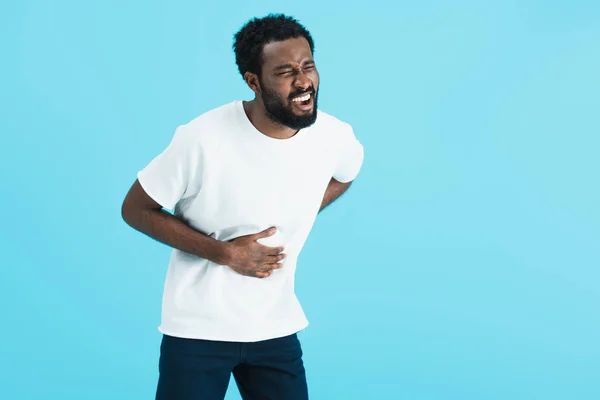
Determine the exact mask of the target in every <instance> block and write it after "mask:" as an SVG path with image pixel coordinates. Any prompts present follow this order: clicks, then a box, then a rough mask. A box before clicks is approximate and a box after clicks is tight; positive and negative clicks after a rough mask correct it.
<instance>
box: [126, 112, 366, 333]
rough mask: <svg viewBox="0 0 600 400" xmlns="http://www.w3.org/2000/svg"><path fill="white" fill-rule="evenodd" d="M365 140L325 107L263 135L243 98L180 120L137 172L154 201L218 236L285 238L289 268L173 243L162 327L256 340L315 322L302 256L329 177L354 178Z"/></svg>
mask: <svg viewBox="0 0 600 400" xmlns="http://www.w3.org/2000/svg"><path fill="white" fill-rule="evenodd" d="M362 162H363V147H362V145H361V144H360V143H359V141H358V140H357V139H356V137H355V136H354V133H353V130H352V128H351V126H350V125H348V124H347V123H344V122H341V121H339V120H337V119H336V118H334V117H332V116H330V115H328V114H326V113H324V112H321V111H318V114H317V121H316V122H315V123H314V124H313V125H312V126H310V127H308V128H306V129H302V130H300V131H299V132H298V133H296V134H295V135H294V136H293V137H291V138H289V139H274V138H271V137H269V136H266V135H264V134H262V133H261V132H260V131H258V130H257V129H256V128H255V127H254V125H252V123H251V122H250V120H249V119H248V117H247V115H246V113H245V111H244V108H243V104H242V102H241V101H235V102H232V103H230V104H227V105H224V106H221V107H218V108H216V109H213V110H211V111H209V112H207V113H205V114H203V115H201V116H199V117H197V118H195V119H193V120H192V121H191V122H189V123H188V124H186V125H182V126H179V127H178V128H177V129H176V131H175V134H174V137H173V139H172V141H171V143H170V144H169V146H168V147H167V148H166V149H165V150H164V151H163V152H162V153H161V154H159V155H158V156H157V157H156V158H154V159H153V160H152V161H151V162H150V163H149V164H148V165H147V166H146V167H145V168H144V169H142V170H141V171H140V172H139V173H138V180H139V182H140V184H141V185H142V187H143V188H144V190H145V191H146V192H147V193H148V195H149V196H150V197H152V199H154V200H155V201H156V202H157V203H159V204H160V205H162V206H163V207H164V208H166V209H174V214H175V215H176V216H177V217H179V218H181V219H182V220H183V221H185V222H186V223H187V224H189V225H190V226H191V227H192V228H194V229H195V230H198V231H200V232H202V233H204V234H206V235H209V236H211V237H213V238H215V239H217V240H221V241H227V240H231V239H233V238H236V237H239V236H243V235H249V234H254V233H258V232H260V231H262V230H264V229H267V228H268V227H270V226H276V227H277V234H275V235H274V236H272V237H269V238H265V239H261V240H260V241H259V242H260V243H262V244H264V245H267V246H279V245H282V246H284V248H285V250H284V253H285V254H286V255H287V257H286V258H285V259H284V261H283V267H282V268H280V269H279V270H275V271H274V272H273V274H272V275H271V276H270V277H268V278H263V279H260V278H254V277H247V276H243V275H240V274H238V273H237V272H235V271H233V270H232V269H231V268H229V267H227V266H222V265H218V264H215V263H213V262H210V261H208V260H206V259H203V258H200V257H198V256H195V255H191V254H189V253H185V252H182V251H180V250H177V249H173V252H172V255H171V259H170V262H169V268H168V272H167V276H166V281H165V286H164V293H163V306H162V322H161V325H160V327H159V328H158V329H159V331H160V332H162V333H164V334H167V335H170V336H176V337H183V338H197V339H208V340H221V341H234V342H254V341H260V340H266V339H272V338H276V337H282V336H286V335H290V334H292V333H295V332H298V331H300V330H302V329H304V328H305V327H306V326H307V325H308V321H307V319H306V317H305V315H304V312H303V311H302V308H301V307H300V304H299V302H298V300H297V298H296V295H295V293H294V274H295V270H296V260H297V258H298V255H299V253H300V250H301V249H302V247H303V245H304V243H305V241H306V238H307V237H308V234H309V232H310V230H311V228H312V226H313V223H314V220H315V217H316V216H317V213H318V211H319V208H320V205H321V201H322V200H323V195H324V193H325V189H326V188H327V185H328V183H329V181H330V180H331V178H332V177H333V178H335V179H336V180H338V181H340V182H348V181H351V180H353V179H354V178H355V177H356V175H357V174H358V171H359V169H360V168H361V165H362Z"/></svg>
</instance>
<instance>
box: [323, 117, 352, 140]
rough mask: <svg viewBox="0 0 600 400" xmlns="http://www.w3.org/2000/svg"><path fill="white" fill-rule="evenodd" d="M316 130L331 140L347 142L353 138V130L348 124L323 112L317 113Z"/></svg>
mask: <svg viewBox="0 0 600 400" xmlns="http://www.w3.org/2000/svg"><path fill="white" fill-rule="evenodd" d="M315 125H316V128H317V129H319V130H322V131H323V133H324V134H325V135H327V137H330V138H331V139H333V140H347V139H348V138H353V137H354V130H353V129H352V125H350V123H348V122H346V121H343V120H341V119H339V118H337V117H335V116H333V115H331V114H328V113H326V112H325V111H321V110H319V111H318V114H317V122H316V123H315Z"/></svg>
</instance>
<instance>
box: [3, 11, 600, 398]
mask: <svg viewBox="0 0 600 400" xmlns="http://www.w3.org/2000/svg"><path fill="white" fill-rule="evenodd" d="M270 12H285V13H287V14H289V15H292V16H295V17H297V18H298V19H299V20H300V21H301V22H302V23H304V24H305V25H306V26H307V28H308V29H309V30H310V31H311V32H312V34H313V36H314V38H315V42H316V53H315V58H316V61H317V65H318V68H319V69H320V73H321V93H320V108H321V109H322V110H324V111H326V112H328V113H331V114H333V115H335V116H337V117H338V118H340V119H342V120H344V121H347V122H349V123H351V124H352V125H353V127H354V129H355V132H356V135H357V137H358V138H359V139H360V141H361V142H362V143H363V145H364V147H365V163H364V166H363V169H362V172H361V174H360V176H359V178H358V179H357V180H356V182H355V183H354V185H353V186H352V188H351V189H350V191H349V192H348V193H347V194H346V195H344V196H343V197H342V198H341V199H339V200H338V201H337V202H336V203H334V204H333V205H332V206H330V208H328V209H326V210H325V211H324V212H323V213H322V214H321V215H319V217H318V220H317V222H316V224H315V227H314V230H313V232H312V233H311V236H310V237H309V240H308V242H307V244H306V246H305V248H304V250H303V253H302V254H301V256H300V260H299V266H298V271H297V294H298V297H299V299H300V301H301V303H302V305H303V307H304V309H305V312H306V314H307V316H308V318H309V320H310V323H311V324H310V326H309V327H308V328H307V329H306V330H305V331H303V332H301V333H300V339H301V341H302V344H303V346H304V351H305V364H306V367H307V373H308V378H309V388H310V389H309V390H310V394H311V399H316V400H320V399H325V400H337V399H344V400H354V399H361V400H364V399H368V400H370V399H411V400H413V399H414V400H430V399H431V400H445V399H460V400H483V399H494V400H496V399H498V400H506V399H511V400H513V399H519V400H520V399H544V400H551V399H561V400H562V399H568V400H593V399H598V398H600V313H599V305H600V272H599V267H600V255H599V251H600V212H599V205H600V189H599V179H598V175H599V172H600V161H599V158H600V157H599V152H600V139H599V134H600V102H599V100H598V96H599V93H600V3H598V2H597V1H566V0H563V1H558V0H548V1H514V0H508V1H499V0H498V1H441V0H426V1H411V2H409V1H389V2H381V1H376V0H373V1H345V2H341V1H314V0H306V1H303V2H283V1H272V0H256V1H241V0H238V1H232V2H227V1H223V2H217V1H210V2H208V1H203V0H195V1H140V0H131V1H127V0H123V1H106V0H105V1H99V0H95V1H41V0H39V1H19V2H16V1H13V2H3V3H2V6H0V15H1V17H0V19H1V22H2V23H1V24H0V44H1V46H0V49H1V50H0V57H1V58H2V62H1V63H0V79H1V80H2V83H1V87H0V115H1V126H0V148H1V157H0V167H1V169H0V182H1V186H0V188H1V189H0V190H1V194H2V195H1V196H0V199H1V200H0V202H1V203H0V206H1V207H0V210H1V211H0V213H1V215H0V217H1V218H0V221H1V223H2V228H1V230H0V232H1V235H2V237H1V241H0V246H1V254H0V398H2V399H7V400H20V399H27V400H29V399H61V400H67V399H90V400H92V399H114V400H120V399H127V400H136V399H140V400H142V399H151V398H154V397H153V396H154V391H155V387H156V380H157V377H158V367H157V362H158V354H159V353H158V351H159V343H160V333H159V332H158V330H157V326H158V324H159V322H160V304H161V295H162V288H163V281H164V277H165V273H166V268H167V262H168V258H169V255H170V249H169V248H168V247H167V246H164V245H162V244H160V243H158V242H156V241H154V240H152V239H150V238H148V237H146V236H144V235H142V234H140V233H138V232H136V231H134V230H133V229H131V228H129V227H128V226H127V225H126V224H125V223H124V222H123V221H122V220H121V216H120V206H121V202H122V200H123V198H124V196H125V194H126V192H127V190H128V189H129V187H130V185H131V184H132V183H133V181H134V180H135V177H136V173H137V171H138V170H139V169H141V168H143V167H144V166H145V165H146V164H147V163H148V162H149V161H150V160H151V159H152V158H153V157H154V156H156V155H157V154H158V153H159V152H161V151H162V150H163V149H164V148H165V146H166V145H167V144H168V143H169V141H170V140H171V137H172V135H173V132H174V130H175V128H176V127H177V126H178V125H180V124H183V123H186V122H188V121H190V120H191V119H193V118H194V117H196V116H197V115H199V114H201V113H203V112H205V111H208V110H210V109H212V108H214V107H217V106H220V105H222V104H224V103H227V102H230V101H233V100H235V99H245V100H249V99H251V98H252V96H251V92H250V90H249V89H248V88H247V87H246V86H245V84H244V82H243V80H242V78H241V76H240V75H239V74H238V72H237V69H236V66H235V63H234V57H233V52H232V50H231V45H232V37H233V34H234V33H235V32H236V31H237V30H238V29H239V28H240V27H241V26H242V25H243V23H244V22H246V21H247V20H248V19H250V18H251V17H253V16H263V15H266V14H268V13H270ZM230 389H231V390H230V391H229V393H228V395H227V400H234V399H239V398H240V397H239V394H238V393H237V389H236V387H235V384H234V383H233V379H232V381H231V386H230Z"/></svg>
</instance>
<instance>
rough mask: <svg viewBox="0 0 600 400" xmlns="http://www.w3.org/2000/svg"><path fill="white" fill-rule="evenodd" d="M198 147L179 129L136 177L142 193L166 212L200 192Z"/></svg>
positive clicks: (187, 134) (186, 133)
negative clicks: (165, 146) (184, 199)
mask: <svg viewBox="0 0 600 400" xmlns="http://www.w3.org/2000/svg"><path fill="white" fill-rule="evenodd" d="M201 162H202V157H201V152H200V150H199V146H198V145H197V144H195V143H194V142H193V141H192V140H191V134H190V132H189V131H188V130H187V128H186V126H185V125H182V126H179V127H178V128H177V129H176V130H175V134H174V135H173V138H172V140H171V143H169V145H168V146H167V148H166V149H165V150H164V151H163V152H162V153H160V154H159V155H158V156H156V157H155V158H154V159H153V160H152V161H151V162H150V163H149V164H148V165H146V167H144V168H143V169H142V170H140V171H139V172H138V174H137V178H138V181H139V182H140V185H141V186H142V188H143V189H144V191H145V192H146V193H147V194H148V195H149V196H150V197H151V198H152V199H153V200H154V201H156V202H157V203H158V204H160V205H161V206H163V207H164V208H166V209H173V208H174V207H175V205H176V204H177V202H179V201H180V200H181V199H183V198H186V197H189V196H192V195H194V194H195V193H197V192H198V190H199V188H200V184H201V182H200V179H199V178H200V172H199V171H200V163H201Z"/></svg>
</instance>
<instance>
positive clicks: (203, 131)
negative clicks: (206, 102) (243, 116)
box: [175, 102, 237, 144]
mask: <svg viewBox="0 0 600 400" xmlns="http://www.w3.org/2000/svg"><path fill="white" fill-rule="evenodd" d="M236 111H237V110H236V103H235V102H232V103H228V104H225V105H222V106H219V107H217V108H213V109H212V110H209V111H207V112H205V113H203V114H201V115H199V116H197V117H195V118H194V119H192V120H190V121H189V122H187V123H184V124H182V125H180V126H178V127H177V130H176V132H175V137H176V138H178V139H179V140H182V141H185V142H187V143H189V144H193V143H204V142H207V141H208V142H210V141H212V140H215V139H216V138H218V137H219V136H220V135H219V133H221V132H226V131H228V130H229V128H230V126H231V125H232V124H234V123H235V121H236Z"/></svg>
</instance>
